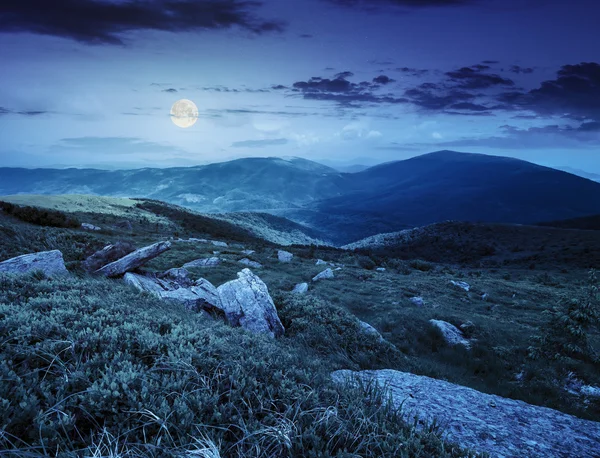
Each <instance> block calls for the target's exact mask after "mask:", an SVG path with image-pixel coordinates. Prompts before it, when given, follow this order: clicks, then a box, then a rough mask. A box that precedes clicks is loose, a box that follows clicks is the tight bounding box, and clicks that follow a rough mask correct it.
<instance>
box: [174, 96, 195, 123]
mask: <svg viewBox="0 0 600 458" xmlns="http://www.w3.org/2000/svg"><path fill="white" fill-rule="evenodd" d="M171 120H172V121H173V124H175V125H176V126H178V127H181V128H183V129H186V128H188V127H192V126H193V125H194V124H196V121H197V120H198V107H197V106H196V104H195V103H194V102H192V101H191V100H188V99H181V100H178V101H177V102H175V103H174V104H173V106H172V107H171Z"/></svg>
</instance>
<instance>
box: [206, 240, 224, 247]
mask: <svg viewBox="0 0 600 458" xmlns="http://www.w3.org/2000/svg"><path fill="white" fill-rule="evenodd" d="M210 243H212V244H213V245H214V246H220V247H227V246H229V245H227V243H225V242H219V241H218V240H211V242H210Z"/></svg>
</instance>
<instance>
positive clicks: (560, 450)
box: [332, 369, 600, 458]
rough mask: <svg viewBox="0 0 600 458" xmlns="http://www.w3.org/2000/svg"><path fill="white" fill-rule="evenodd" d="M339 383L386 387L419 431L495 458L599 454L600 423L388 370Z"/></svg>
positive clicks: (344, 377) (344, 375) (343, 376)
mask: <svg viewBox="0 0 600 458" xmlns="http://www.w3.org/2000/svg"><path fill="white" fill-rule="evenodd" d="M332 378H333V380H334V381H335V382H337V383H341V384H344V383H351V384H355V383H357V382H358V381H359V380H362V381H363V382H375V383H377V384H378V385H380V386H381V387H386V388H387V389H388V390H389V393H390V394H391V401H392V402H393V404H394V405H395V406H396V407H400V406H401V410H400V412H401V414H402V415H403V416H404V418H405V419H406V420H407V421H408V422H409V423H412V422H413V421H414V419H415V418H416V419H418V421H419V423H418V427H420V428H422V427H423V426H424V423H429V424H430V423H431V422H432V421H433V420H434V419H435V420H436V421H437V423H438V424H439V426H440V428H441V431H442V432H443V433H446V434H447V440H448V441H449V442H454V443H456V444H458V445H460V446H462V447H465V448H471V449H473V450H475V451H477V452H480V453H481V452H487V453H489V454H490V455H491V456H492V457H493V458H500V457H504V458H509V457H514V458H516V457H529V458H559V457H567V456H569V457H578V458H592V457H597V456H598V450H600V423H598V422H594V421H588V420H582V419H579V418H577V417H573V416H571V415H567V414H564V413H562V412H558V411H556V410H552V409H548V408H546V407H538V406H533V405H530V404H527V403H525V402H523V401H515V400H513V399H507V398H502V397H500V396H495V395H492V394H485V393H481V392H479V391H476V390H473V389H471V388H466V387H463V386H460V385H455V384H453V383H449V382H446V381H443V380H436V379H433V378H430V377H425V376H421V375H414V374H409V373H406V372H399V371H394V370H390V369H385V370H379V371H363V372H352V371H349V370H341V371H335V372H333V374H332Z"/></svg>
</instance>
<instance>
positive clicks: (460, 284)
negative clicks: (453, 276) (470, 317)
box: [450, 280, 471, 292]
mask: <svg viewBox="0 0 600 458" xmlns="http://www.w3.org/2000/svg"><path fill="white" fill-rule="evenodd" d="M450 283H451V284H453V285H454V286H456V287H457V288H460V289H464V290H465V291H467V292H469V290H470V289H471V285H469V284H468V283H466V282H464V281H454V280H450Z"/></svg>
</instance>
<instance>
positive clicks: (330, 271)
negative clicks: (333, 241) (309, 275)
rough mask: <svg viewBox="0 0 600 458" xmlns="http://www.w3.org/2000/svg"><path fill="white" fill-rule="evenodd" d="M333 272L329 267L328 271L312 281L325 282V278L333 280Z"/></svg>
mask: <svg viewBox="0 0 600 458" xmlns="http://www.w3.org/2000/svg"><path fill="white" fill-rule="evenodd" d="M333 277H334V275H333V270H331V269H330V268H329V267H328V268H327V269H325V270H324V271H323V272H321V273H319V274H317V275H315V276H314V277H313V279H312V281H318V280H323V279H325V278H333Z"/></svg>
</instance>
